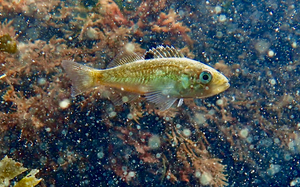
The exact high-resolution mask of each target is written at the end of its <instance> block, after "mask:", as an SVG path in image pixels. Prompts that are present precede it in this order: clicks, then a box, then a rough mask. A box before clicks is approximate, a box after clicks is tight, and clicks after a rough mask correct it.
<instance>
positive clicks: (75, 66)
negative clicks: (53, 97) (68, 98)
mask: <svg viewBox="0 0 300 187" xmlns="http://www.w3.org/2000/svg"><path fill="white" fill-rule="evenodd" d="M61 65H62V67H63V68H64V69H65V71H66V72H67V75H68V76H69V78H70V79H71V81H72V96H76V95H78V94H80V93H82V92H84V91H87V90H89V89H92V88H94V87H95V86H96V85H95V82H96V81H95V79H96V78H98V77H99V76H97V77H96V73H99V71H100V70H96V69H94V68H91V67H88V66H85V65H82V64H79V63H77V62H74V61H71V60H63V61H62V63H61Z"/></svg>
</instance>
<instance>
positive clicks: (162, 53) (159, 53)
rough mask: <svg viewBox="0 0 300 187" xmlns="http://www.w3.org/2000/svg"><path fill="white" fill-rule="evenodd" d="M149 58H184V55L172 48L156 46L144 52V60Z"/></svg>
mask: <svg viewBox="0 0 300 187" xmlns="http://www.w3.org/2000/svg"><path fill="white" fill-rule="evenodd" d="M151 58H184V55H183V54H182V53H181V52H179V51H178V50H177V49H175V48H174V47H173V46H171V47H169V46H166V47H164V46H158V47H156V48H152V49H150V50H149V51H147V52H146V54H145V59H151Z"/></svg>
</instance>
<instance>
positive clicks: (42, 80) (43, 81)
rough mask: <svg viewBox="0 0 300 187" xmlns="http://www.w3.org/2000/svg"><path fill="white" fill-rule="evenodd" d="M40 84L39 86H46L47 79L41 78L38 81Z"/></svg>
mask: <svg viewBox="0 0 300 187" xmlns="http://www.w3.org/2000/svg"><path fill="white" fill-rule="evenodd" d="M38 84H39V85H44V84H46V79H45V78H39V79H38Z"/></svg>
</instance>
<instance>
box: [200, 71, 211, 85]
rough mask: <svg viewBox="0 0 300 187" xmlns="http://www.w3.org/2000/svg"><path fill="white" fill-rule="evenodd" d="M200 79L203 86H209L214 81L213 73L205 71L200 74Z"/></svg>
mask: <svg viewBox="0 0 300 187" xmlns="http://www.w3.org/2000/svg"><path fill="white" fill-rule="evenodd" d="M199 78H200V82H201V83H202V84H208V83H209V82H210V81H211V79H212V75H211V73H210V72H208V71H203V72H202V73H201V74H200V76H199Z"/></svg>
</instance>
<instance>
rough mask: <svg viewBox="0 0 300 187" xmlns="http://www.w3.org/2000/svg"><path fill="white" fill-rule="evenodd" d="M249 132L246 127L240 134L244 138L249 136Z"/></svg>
mask: <svg viewBox="0 0 300 187" xmlns="http://www.w3.org/2000/svg"><path fill="white" fill-rule="evenodd" d="M248 134H249V130H248V129H247V128H244V129H242V130H241V131H240V136H241V137H242V138H247V136H248Z"/></svg>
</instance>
